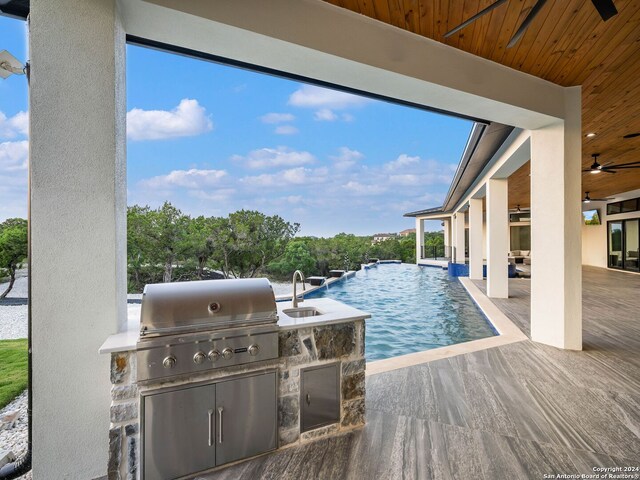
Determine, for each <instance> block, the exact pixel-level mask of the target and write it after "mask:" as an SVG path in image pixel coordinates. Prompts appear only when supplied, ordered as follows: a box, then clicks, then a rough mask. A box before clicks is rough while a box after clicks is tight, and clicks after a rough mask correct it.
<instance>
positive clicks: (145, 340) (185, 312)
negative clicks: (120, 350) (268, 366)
mask: <svg viewBox="0 0 640 480" xmlns="http://www.w3.org/2000/svg"><path fill="white" fill-rule="evenodd" d="M277 321H278V315H277V309H276V302H275V296H274V293H273V289H272V287H271V284H270V283H269V281H268V280H267V279H265V278H259V279H236V280H207V281H198V282H182V283H162V284H151V285H147V286H146V287H145V289H144V294H143V296H142V312H141V317H140V337H139V340H138V344H137V356H138V380H139V381H141V380H142V381H145V380H154V379H161V378H165V377H171V376H175V375H185V374H193V373H200V372H203V371H206V370H210V369H215V368H221V367H229V366H232V365H239V364H243V363H249V362H256V361H263V360H268V359H272V358H277V356H278V334H277V327H276V324H277Z"/></svg>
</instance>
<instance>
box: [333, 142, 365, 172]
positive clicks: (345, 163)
mask: <svg viewBox="0 0 640 480" xmlns="http://www.w3.org/2000/svg"><path fill="white" fill-rule="evenodd" d="M338 152H339V154H338V155H336V156H332V157H331V160H333V163H334V166H335V167H336V168H338V169H340V170H346V169H348V168H350V167H352V166H353V165H355V164H356V163H357V162H358V161H360V160H362V159H363V158H364V155H363V154H362V153H360V152H359V151H357V150H351V149H350V148H348V147H340V148H339V149H338Z"/></svg>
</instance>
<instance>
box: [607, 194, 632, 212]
mask: <svg viewBox="0 0 640 480" xmlns="http://www.w3.org/2000/svg"><path fill="white" fill-rule="evenodd" d="M639 205H640V198H632V199H630V200H623V201H622V202H615V203H610V204H608V205H607V215H615V214H616V213H629V212H636V211H638V210H640V206H639Z"/></svg>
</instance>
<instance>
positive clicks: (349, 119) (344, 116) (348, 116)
mask: <svg viewBox="0 0 640 480" xmlns="http://www.w3.org/2000/svg"><path fill="white" fill-rule="evenodd" d="M340 118H342V121H343V122H353V121H354V120H355V117H354V116H353V115H351V114H350V113H343V114H342V115H340Z"/></svg>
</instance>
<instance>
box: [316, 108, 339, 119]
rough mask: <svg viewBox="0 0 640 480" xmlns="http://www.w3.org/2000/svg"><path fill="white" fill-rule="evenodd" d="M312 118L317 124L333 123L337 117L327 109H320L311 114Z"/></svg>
mask: <svg viewBox="0 0 640 480" xmlns="http://www.w3.org/2000/svg"><path fill="white" fill-rule="evenodd" d="M313 118H314V119H315V120H317V121H319V122H335V121H336V120H338V116H337V115H336V114H335V113H333V110H331V109H329V108H322V109H320V110H317V111H316V113H314V114H313Z"/></svg>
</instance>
